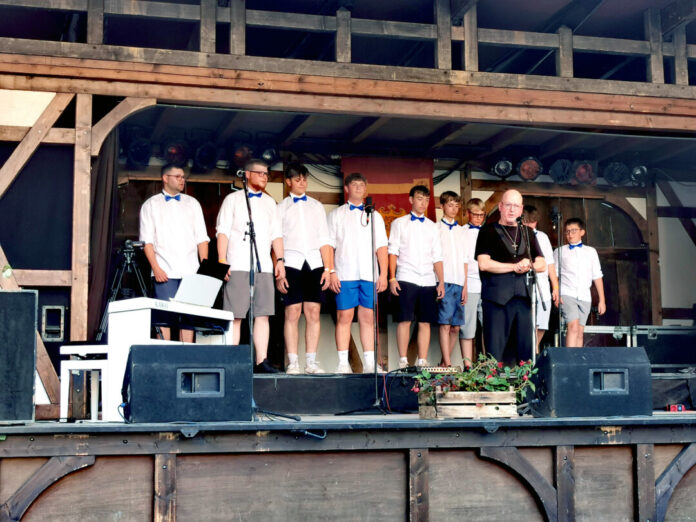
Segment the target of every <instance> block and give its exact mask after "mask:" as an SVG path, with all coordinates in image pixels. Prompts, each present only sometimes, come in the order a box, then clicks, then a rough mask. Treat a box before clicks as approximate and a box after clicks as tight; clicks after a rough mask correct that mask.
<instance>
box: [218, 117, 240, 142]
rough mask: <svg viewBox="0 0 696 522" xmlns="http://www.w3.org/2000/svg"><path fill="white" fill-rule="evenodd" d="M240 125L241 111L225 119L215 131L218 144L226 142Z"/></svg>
mask: <svg viewBox="0 0 696 522" xmlns="http://www.w3.org/2000/svg"><path fill="white" fill-rule="evenodd" d="M238 127H239V113H238V112H233V113H232V114H231V116H230V117H229V118H228V119H227V120H226V121H223V122H222V123H221V124H220V126H219V127H218V128H217V130H216V131H215V136H216V138H215V143H217V144H218V145H224V144H226V143H227V142H228V141H229V140H230V138H231V137H232V135H233V134H234V133H235V132H236V131H237V128H238Z"/></svg>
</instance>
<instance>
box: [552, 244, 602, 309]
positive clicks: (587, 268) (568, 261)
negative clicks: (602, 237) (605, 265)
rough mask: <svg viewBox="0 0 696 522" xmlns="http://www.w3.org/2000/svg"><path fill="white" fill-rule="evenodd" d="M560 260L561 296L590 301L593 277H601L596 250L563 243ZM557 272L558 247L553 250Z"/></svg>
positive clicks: (585, 246)
mask: <svg viewBox="0 0 696 522" xmlns="http://www.w3.org/2000/svg"><path fill="white" fill-rule="evenodd" d="M562 248H563V250H562V255H561V262H562V263H563V267H562V269H561V281H560V285H561V296H564V295H567V296H570V297H574V298H575V299H577V300H578V301H586V302H591V301H592V294H591V293H590V288H591V287H592V282H593V281H594V280H595V279H599V278H600V277H602V267H601V266H600V265H599V256H598V255H597V251H596V250H595V249H594V248H592V247H591V246H587V245H582V247H580V248H577V247H576V248H574V249H573V250H571V249H570V247H569V246H568V245H563V247H562ZM553 258H554V262H555V263H556V273H558V249H556V250H554V252H553Z"/></svg>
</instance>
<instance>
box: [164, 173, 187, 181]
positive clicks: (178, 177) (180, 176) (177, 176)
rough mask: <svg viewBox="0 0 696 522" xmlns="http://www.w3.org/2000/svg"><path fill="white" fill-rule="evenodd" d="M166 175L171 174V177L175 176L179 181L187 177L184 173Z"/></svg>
mask: <svg viewBox="0 0 696 522" xmlns="http://www.w3.org/2000/svg"><path fill="white" fill-rule="evenodd" d="M165 176H169V177H170V178H174V179H175V180H177V181H179V180H180V179H184V178H186V176H184V175H183V174H177V175H174V174H165Z"/></svg>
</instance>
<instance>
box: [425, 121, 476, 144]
mask: <svg viewBox="0 0 696 522" xmlns="http://www.w3.org/2000/svg"><path fill="white" fill-rule="evenodd" d="M468 126H469V124H468V123H447V124H446V125H443V126H442V127H440V128H439V129H437V130H436V131H435V132H433V133H432V134H431V135H430V136H428V137H427V138H426V139H425V140H424V141H425V145H424V147H423V148H425V149H431V150H432V149H438V148H440V147H442V146H444V145H449V143H450V142H452V141H454V140H455V139H457V138H458V137H459V136H461V135H462V134H463V133H464V131H466V129H467V127H468Z"/></svg>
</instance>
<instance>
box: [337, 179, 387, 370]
mask: <svg viewBox="0 0 696 522" xmlns="http://www.w3.org/2000/svg"><path fill="white" fill-rule="evenodd" d="M343 185H344V187H343V188H344V191H345V194H346V203H345V204H344V205H341V206H340V207H338V208H337V209H335V210H332V211H331V213H330V214H329V217H328V222H329V238H330V241H331V246H332V247H333V248H334V255H333V260H332V261H334V262H335V263H334V264H335V267H334V268H330V269H329V273H330V278H331V282H330V284H329V288H331V290H333V291H334V292H336V348H337V349H338V367H337V368H336V373H352V371H353V370H352V369H351V367H350V363H349V362H348V348H349V344H350V325H351V323H352V322H353V315H354V313H355V307H356V306H357V307H358V324H359V325H360V342H361V344H362V347H363V356H364V358H365V366H364V367H363V372H364V373H372V372H374V371H375V365H374V357H375V353H374V351H375V346H374V320H373V317H372V314H373V311H372V310H373V308H374V306H375V303H374V297H373V296H374V291H375V288H374V284H373V282H372V281H373V272H374V276H375V278H376V279H377V292H383V291H384V290H386V288H387V233H386V228H385V226H384V219H382V216H381V215H380V214H379V212H373V213H372V214H369V215H368V214H367V213H366V212H365V204H364V203H363V198H364V197H365V194H366V192H367V180H366V179H365V176H363V175H362V174H360V173H358V172H354V173H352V174H349V175H348V176H346V177H345V179H344V181H343ZM369 219H373V220H374V227H375V243H374V248H375V249H374V251H373V250H372V231H371V227H372V225H373V223H370V221H369ZM375 257H376V258H377V259H376V260H375ZM329 266H333V265H331V264H330V265H329Z"/></svg>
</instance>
